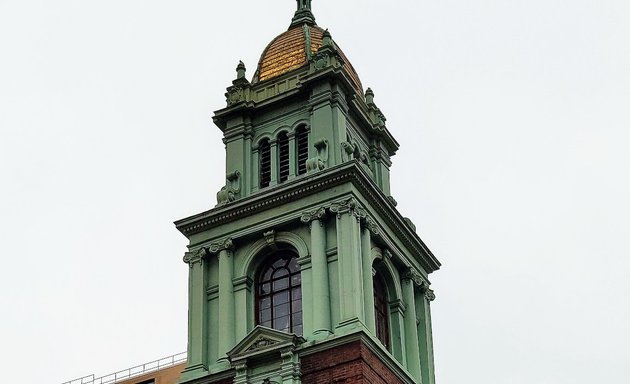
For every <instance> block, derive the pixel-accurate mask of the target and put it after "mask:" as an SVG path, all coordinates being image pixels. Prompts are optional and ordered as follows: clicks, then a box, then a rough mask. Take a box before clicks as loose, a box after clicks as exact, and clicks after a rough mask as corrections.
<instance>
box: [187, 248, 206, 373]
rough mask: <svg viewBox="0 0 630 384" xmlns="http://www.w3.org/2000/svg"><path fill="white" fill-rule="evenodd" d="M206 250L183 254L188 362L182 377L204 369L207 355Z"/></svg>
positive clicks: (202, 371) (201, 371) (203, 371)
mask: <svg viewBox="0 0 630 384" xmlns="http://www.w3.org/2000/svg"><path fill="white" fill-rule="evenodd" d="M206 255H207V251H206V250H205V249H204V248H201V249H198V250H196V251H193V252H187V253H186V254H185V255H184V262H185V263H187V264H188V266H189V267H190V271H189V273H188V363H187V366H186V370H185V371H184V373H183V377H186V378H194V377H196V376H197V375H200V374H204V373H205V372H206V371H205V370H206V365H207V361H206V360H207V357H206V348H205V345H204V340H206V337H205V334H204V332H205V329H206V327H205V319H206V316H207V314H206V312H207V303H208V301H207V300H206V292H205V291H206V289H205V286H206V284H205V281H206V276H205V275H206V273H205V266H204V263H203V260H204V258H205V257H206Z"/></svg>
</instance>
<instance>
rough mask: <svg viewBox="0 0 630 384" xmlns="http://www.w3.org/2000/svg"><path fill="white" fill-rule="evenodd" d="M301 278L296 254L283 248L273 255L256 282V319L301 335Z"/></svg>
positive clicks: (258, 321)
mask: <svg viewBox="0 0 630 384" xmlns="http://www.w3.org/2000/svg"><path fill="white" fill-rule="evenodd" d="M301 285H302V278H301V276H300V268H299V266H298V263H297V257H296V256H295V254H293V253H292V252H287V251H282V252H280V253H278V254H275V255H273V256H272V259H271V262H269V263H268V264H266V265H265V266H264V267H263V268H262V270H261V271H260V274H259V276H258V281H257V284H256V307H257V308H256V322H257V323H258V324H260V325H263V326H265V327H269V328H273V329H277V330H279V331H284V332H292V333H295V334H298V335H301V334H302V286H301Z"/></svg>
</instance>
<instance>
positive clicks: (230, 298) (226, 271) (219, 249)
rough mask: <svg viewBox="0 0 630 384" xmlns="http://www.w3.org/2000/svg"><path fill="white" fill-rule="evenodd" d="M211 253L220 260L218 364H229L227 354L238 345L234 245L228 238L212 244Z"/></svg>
mask: <svg viewBox="0 0 630 384" xmlns="http://www.w3.org/2000/svg"><path fill="white" fill-rule="evenodd" d="M208 250H209V252H210V253H213V254H216V255H217V256H218V258H219V308H220V310H219V324H218V326H219V340H218V341H219V345H218V355H219V360H218V362H219V363H221V362H225V363H227V355H226V353H227V352H228V351H229V350H230V349H231V348H232V347H233V346H234V345H235V343H236V333H235V331H236V327H235V321H236V316H235V306H234V282H233V279H234V253H233V251H234V243H233V242H232V239H230V238H228V239H225V240H224V241H222V242H219V243H215V244H212V245H211V246H210V247H209V248H208Z"/></svg>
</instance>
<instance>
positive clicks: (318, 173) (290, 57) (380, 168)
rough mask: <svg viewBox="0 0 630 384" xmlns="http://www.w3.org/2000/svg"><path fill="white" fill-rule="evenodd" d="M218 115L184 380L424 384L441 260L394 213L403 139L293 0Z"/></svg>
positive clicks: (195, 260) (192, 239)
mask: <svg viewBox="0 0 630 384" xmlns="http://www.w3.org/2000/svg"><path fill="white" fill-rule="evenodd" d="M297 6H298V7H297V10H296V12H295V14H294V16H293V18H292V20H291V22H290V25H289V28H288V30H287V31H285V32H283V33H281V34H280V35H279V36H277V37H276V38H275V39H273V40H272V41H271V42H270V43H269V45H268V46H267V47H266V48H265V50H264V51H263V53H262V55H261V57H260V61H259V62H258V65H257V68H256V71H255V73H254V75H253V77H252V78H251V81H250V80H248V77H247V73H246V68H245V65H244V63H242V62H240V63H239V64H238V66H237V68H236V78H235V79H234V80H233V81H232V84H231V85H230V86H229V87H228V88H227V92H226V93H225V96H226V106H225V108H223V109H220V110H218V111H216V112H215V115H214V118H213V120H214V123H215V124H216V126H217V127H218V128H219V129H220V130H221V131H222V132H223V142H224V144H225V149H226V169H225V185H224V186H223V187H221V189H220V190H219V191H218V193H217V202H216V206H215V207H214V208H212V209H210V210H208V211H206V212H202V213H199V214H197V215H194V216H191V217H188V218H185V219H182V220H179V221H177V222H176V223H175V224H176V226H177V229H178V230H179V231H180V232H181V233H182V234H184V235H185V236H186V237H187V238H188V240H189V245H188V252H186V254H185V256H184V261H185V262H186V263H187V264H188V267H189V287H188V292H189V293H188V295H189V307H188V361H187V367H186V369H185V371H184V372H183V374H182V377H181V379H180V382H181V383H215V382H220V383H221V384H229V383H234V384H245V383H252V384H263V383H265V384H266V383H271V382H274V383H278V384H299V383H304V384H311V383H320V382H322V381H325V382H334V381H347V380H349V381H352V382H363V381H366V382H370V383H390V384H392V383H410V384H411V383H423V384H433V383H434V381H435V380H434V371H433V344H432V336H431V315H430V303H431V301H433V300H434V298H435V296H434V294H433V291H432V290H431V288H430V282H429V279H428V276H429V274H430V273H432V272H434V271H435V270H437V269H438V268H439V267H440V263H439V261H438V260H437V259H436V258H435V256H433V254H432V253H431V251H430V250H429V249H428V248H427V246H426V245H425V244H424V243H423V241H422V240H421V239H420V237H419V236H418V235H417V234H416V230H415V226H414V225H413V223H412V222H411V221H410V220H409V219H407V218H405V217H404V216H402V215H401V214H400V213H399V212H398V210H397V209H396V201H395V200H394V199H393V198H392V196H391V194H390V166H391V159H392V157H393V156H394V154H395V153H396V151H397V150H398V147H399V145H398V143H397V142H396V140H395V139H394V137H393V136H392V135H391V133H390V132H389V130H388V128H387V127H386V124H385V122H386V119H385V116H384V115H383V113H382V112H381V110H380V109H379V108H378V107H377V105H376V104H375V102H374V92H372V90H371V89H369V88H368V89H367V90H365V91H364V89H363V85H362V83H361V80H360V79H359V76H358V75H357V72H356V71H355V69H354V67H353V66H352V64H351V63H350V61H349V60H348V58H347V57H346V56H345V55H344V53H343V51H342V50H341V48H340V47H339V45H338V44H337V42H336V41H335V40H334V39H333V38H332V36H331V34H330V33H329V32H328V30H324V29H322V28H320V27H319V26H318V25H317V24H316V22H315V17H314V16H313V12H312V9H311V0H297Z"/></svg>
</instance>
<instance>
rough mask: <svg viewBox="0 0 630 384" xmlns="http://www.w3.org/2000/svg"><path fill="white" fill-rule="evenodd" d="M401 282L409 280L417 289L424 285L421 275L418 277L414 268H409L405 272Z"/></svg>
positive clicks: (418, 273) (418, 274)
mask: <svg viewBox="0 0 630 384" xmlns="http://www.w3.org/2000/svg"><path fill="white" fill-rule="evenodd" d="M403 280H411V281H412V282H413V283H414V284H415V285H417V286H419V287H423V286H424V284H425V282H424V279H423V278H422V275H420V272H418V271H417V270H415V269H414V268H409V269H408V270H407V272H406V273H405V274H404V276H403Z"/></svg>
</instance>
